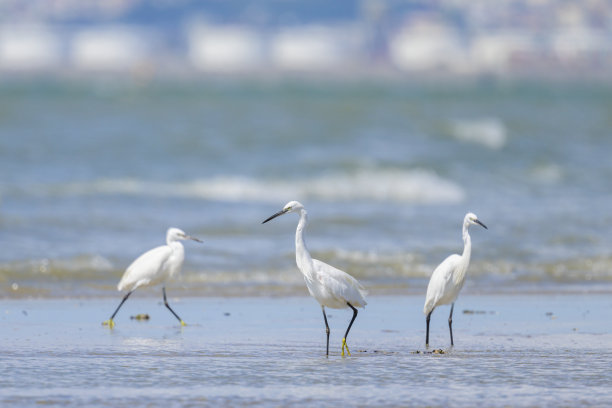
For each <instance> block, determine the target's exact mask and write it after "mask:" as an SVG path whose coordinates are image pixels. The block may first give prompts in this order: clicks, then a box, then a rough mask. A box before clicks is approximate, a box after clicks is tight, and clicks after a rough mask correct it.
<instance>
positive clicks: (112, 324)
mask: <svg viewBox="0 0 612 408" xmlns="http://www.w3.org/2000/svg"><path fill="white" fill-rule="evenodd" d="M102 326H108V327H109V328H110V329H112V328H113V327H115V322H114V321H113V319H108V320H107V321H105V322H102Z"/></svg>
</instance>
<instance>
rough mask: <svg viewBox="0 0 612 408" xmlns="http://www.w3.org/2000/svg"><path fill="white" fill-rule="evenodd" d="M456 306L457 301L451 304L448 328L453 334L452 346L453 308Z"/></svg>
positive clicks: (452, 344)
mask: <svg viewBox="0 0 612 408" xmlns="http://www.w3.org/2000/svg"><path fill="white" fill-rule="evenodd" d="M454 308H455V303H454V302H453V304H452V305H451V311H450V315H449V316H448V330H449V331H450V336H451V346H454V343H453V309H454Z"/></svg>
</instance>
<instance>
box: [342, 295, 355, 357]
mask: <svg viewBox="0 0 612 408" xmlns="http://www.w3.org/2000/svg"><path fill="white" fill-rule="evenodd" d="M346 304H347V305H348V306H349V307H350V308H351V309H353V318H352V319H351V322H350V323H349V325H348V327H347V328H346V333H344V338H343V339H342V355H344V347H346V352H347V353H348V355H349V356H350V355H351V352H350V351H349V348H348V345H347V344H346V338H347V337H348V334H349V331H351V326H352V325H353V322H354V321H355V318H356V317H357V309H355V308H354V307H353V305H351V304H350V303H349V302H346Z"/></svg>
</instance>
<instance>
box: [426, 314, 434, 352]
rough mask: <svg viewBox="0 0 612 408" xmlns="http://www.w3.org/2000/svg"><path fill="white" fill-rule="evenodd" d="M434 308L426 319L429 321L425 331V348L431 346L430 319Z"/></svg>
mask: <svg viewBox="0 0 612 408" xmlns="http://www.w3.org/2000/svg"><path fill="white" fill-rule="evenodd" d="M432 313H433V310H432V311H431V312H429V313H428V314H427V317H426V318H425V321H426V322H427V330H426V331H425V348H429V320H430V319H431V314H432Z"/></svg>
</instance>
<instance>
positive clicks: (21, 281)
mask: <svg viewBox="0 0 612 408" xmlns="http://www.w3.org/2000/svg"><path fill="white" fill-rule="evenodd" d="M313 255H314V256H315V257H316V258H318V259H321V260H323V261H325V262H328V263H330V264H332V265H334V266H336V267H338V268H340V269H342V270H345V271H346V272H348V273H350V274H351V275H353V276H354V277H356V278H357V279H359V280H360V281H361V282H362V284H363V285H364V286H365V287H366V288H367V289H368V290H370V292H371V293H379V294H382V293H422V292H423V291H424V288H425V287H426V286H427V282H428V280H429V277H430V276H431V273H432V271H433V270H434V268H435V267H436V265H437V263H432V262H430V261H428V260H426V259H425V258H424V257H423V256H422V255H418V254H414V253H408V252H406V253H378V252H375V251H342V250H330V251H324V252H316V253H314V254H313ZM122 273H123V269H120V268H117V267H115V266H114V265H113V264H112V263H111V262H110V261H109V260H107V259H105V258H103V257H100V256H80V257H75V258H70V259H62V260H52V259H37V260H27V261H21V262H11V263H5V264H0V283H1V284H0V298H1V297H7V296H8V297H19V296H38V297H54V296H77V297H78V296H84V295H89V296H116V283H117V280H118V279H119V277H120V276H121V274H122ZM468 281H469V282H472V283H473V284H475V285H476V287H480V288H482V287H490V288H492V289H493V290H496V289H500V284H501V286H502V287H506V286H507V287H508V288H511V287H515V286H516V285H519V286H520V285H529V286H530V285H536V286H534V287H537V284H557V285H559V284H560V285H589V284H593V283H605V284H609V283H611V282H612V256H595V257H585V258H572V259H565V260H553V261H549V262H539V261H538V262H536V261H534V262H529V261H521V262H513V261H510V260H505V259H502V260H490V259H488V260H487V259H485V260H483V259H476V260H473V262H472V263H471V264H470V268H469V271H468ZM468 286H469V285H468ZM170 287H172V292H173V293H175V294H176V295H192V296H261V295H271V296H274V295H306V293H307V292H306V291H305V286H304V280H303V277H302V274H301V273H300V272H299V270H298V269H297V267H296V266H295V264H293V263H292V262H287V263H286V265H282V266H279V265H278V264H276V262H275V263H274V264H273V265H272V264H271V265H268V266H266V265H262V266H260V267H258V268H252V267H248V268H247V267H244V268H240V267H238V268H228V269H215V270H213V269H206V268H199V267H197V265H189V266H187V267H185V268H184V270H183V272H182V273H181V274H180V275H179V276H178V279H176V280H174V281H173V282H171V283H170ZM521 287H522V286H521ZM509 290H510V289H509ZM143 292H145V293H148V294H149V295H150V296H156V295H158V294H159V291H158V290H143Z"/></svg>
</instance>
